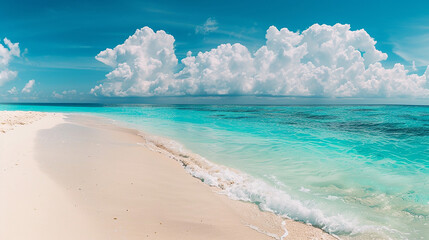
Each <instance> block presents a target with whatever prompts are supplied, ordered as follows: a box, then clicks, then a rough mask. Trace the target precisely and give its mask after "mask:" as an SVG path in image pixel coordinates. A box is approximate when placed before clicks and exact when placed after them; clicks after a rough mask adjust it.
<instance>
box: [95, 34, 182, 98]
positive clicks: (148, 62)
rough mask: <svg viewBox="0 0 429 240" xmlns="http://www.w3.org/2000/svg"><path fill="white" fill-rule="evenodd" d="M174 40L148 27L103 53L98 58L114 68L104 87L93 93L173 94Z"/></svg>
mask: <svg viewBox="0 0 429 240" xmlns="http://www.w3.org/2000/svg"><path fill="white" fill-rule="evenodd" d="M173 44H174V37H173V36H171V35H169V34H167V33H165V32H164V31H157V32H154V31H153V30H152V29H150V28H148V27H144V28H142V29H138V30H137V31H136V32H135V33H134V35H132V36H130V37H129V38H128V39H127V40H126V41H125V42H124V43H123V44H121V45H118V46H116V47H115V48H113V49H110V48H108V49H106V50H104V51H102V52H100V53H99V54H98V55H97V56H96V57H95V58H96V59H97V60H98V61H100V62H102V63H104V64H106V65H109V66H111V67H113V68H115V69H114V70H113V71H112V72H110V73H109V74H107V75H106V80H105V81H104V82H103V84H100V85H98V86H96V87H94V88H93V89H92V90H91V92H93V93H96V92H98V91H99V92H101V94H103V95H107V96H110V95H114V96H128V95H139V96H146V95H157V94H164V93H166V92H172V91H173V89H171V87H172V85H174V82H172V81H171V80H172V79H173V78H174V76H173V69H174V68H175V67H176V65H177V58H176V55H175V54H174V46H173Z"/></svg>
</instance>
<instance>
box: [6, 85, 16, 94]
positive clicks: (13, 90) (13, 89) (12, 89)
mask: <svg viewBox="0 0 429 240" xmlns="http://www.w3.org/2000/svg"><path fill="white" fill-rule="evenodd" d="M7 92H8V93H9V94H12V95H16V94H18V90H16V87H13V88H11V89H9V90H8V91H7Z"/></svg>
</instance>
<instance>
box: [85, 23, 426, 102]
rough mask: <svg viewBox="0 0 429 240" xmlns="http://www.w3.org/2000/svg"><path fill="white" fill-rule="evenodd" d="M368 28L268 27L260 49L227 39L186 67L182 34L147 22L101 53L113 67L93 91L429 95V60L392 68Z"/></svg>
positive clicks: (124, 93) (190, 59)
mask: <svg viewBox="0 0 429 240" xmlns="http://www.w3.org/2000/svg"><path fill="white" fill-rule="evenodd" d="M375 45H376V41H375V40H374V39H373V38H372V37H371V36H370V35H369V34H368V33H367V32H366V31H365V30H363V29H362V30H357V31H352V30H350V25H347V24H346V25H342V24H336V25H334V26H328V25H319V24H314V25H313V26H311V27H309V28H308V29H306V30H305V31H303V32H302V33H297V32H292V31H289V30H288V29H287V28H282V29H280V30H279V29H277V28H276V27H274V26H272V27H270V28H269V29H268V30H267V33H266V44H265V45H264V46H262V47H261V48H259V49H258V50H257V51H256V52H250V51H249V50H248V49H247V48H246V47H245V46H243V45H241V44H239V43H236V44H232V45H231V44H222V45H220V46H218V47H217V48H215V49H212V50H210V51H207V52H199V53H198V54H197V55H196V56H192V55H191V53H188V56H187V57H186V58H184V59H182V60H181V62H182V65H183V68H182V69H181V70H180V71H178V70H177V69H178V68H179V65H178V60H177V57H176V55H175V53H174V37H173V36H171V35H169V34H167V33H165V32H164V31H162V30H160V31H157V32H154V31H153V30H152V29H150V28H149V27H144V28H142V29H139V30H137V31H136V32H135V34H134V35H132V36H130V37H129V38H128V39H127V40H126V41H125V42H124V43H123V44H121V45H118V46H116V47H115V48H113V49H106V50H104V51H102V52H100V53H99V54H98V55H97V56H96V59H97V60H99V61H100V62H103V63H104V64H106V65H109V66H111V67H112V68H113V71H111V72H110V73H108V74H107V75H106V79H105V80H104V81H103V82H102V83H101V84H99V85H98V86H96V87H94V88H93V89H92V90H91V92H92V93H94V94H102V95H106V96H182V95H200V96H201V95H270V96H308V97H313V96H315V97H429V66H428V68H427V70H426V72H425V73H424V74H423V75H420V76H419V75H416V74H409V72H408V70H406V69H405V67H404V66H403V65H402V64H399V63H398V64H395V65H394V67H393V68H385V67H383V65H382V64H381V61H383V60H386V59H387V54H386V53H383V52H381V51H379V50H377V49H376V47H375Z"/></svg>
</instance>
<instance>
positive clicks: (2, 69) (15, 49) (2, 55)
mask: <svg viewBox="0 0 429 240" xmlns="http://www.w3.org/2000/svg"><path fill="white" fill-rule="evenodd" d="M3 42H4V44H5V45H3V44H1V42H0V87H1V86H3V84H5V83H6V82H8V81H11V80H13V79H14V78H16V76H17V75H18V72H17V71H12V70H10V69H9V63H10V60H11V59H12V58H13V57H19V56H20V54H21V51H20V49H19V43H12V42H11V41H10V40H9V39H7V38H4V39H3Z"/></svg>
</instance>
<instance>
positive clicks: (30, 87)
mask: <svg viewBox="0 0 429 240" xmlns="http://www.w3.org/2000/svg"><path fill="white" fill-rule="evenodd" d="M35 83H36V81H35V80H34V79H32V80H30V81H28V82H27V83H26V84H25V86H24V88H23V89H22V90H21V92H22V93H30V92H31V90H33V87H34V84H35Z"/></svg>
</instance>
